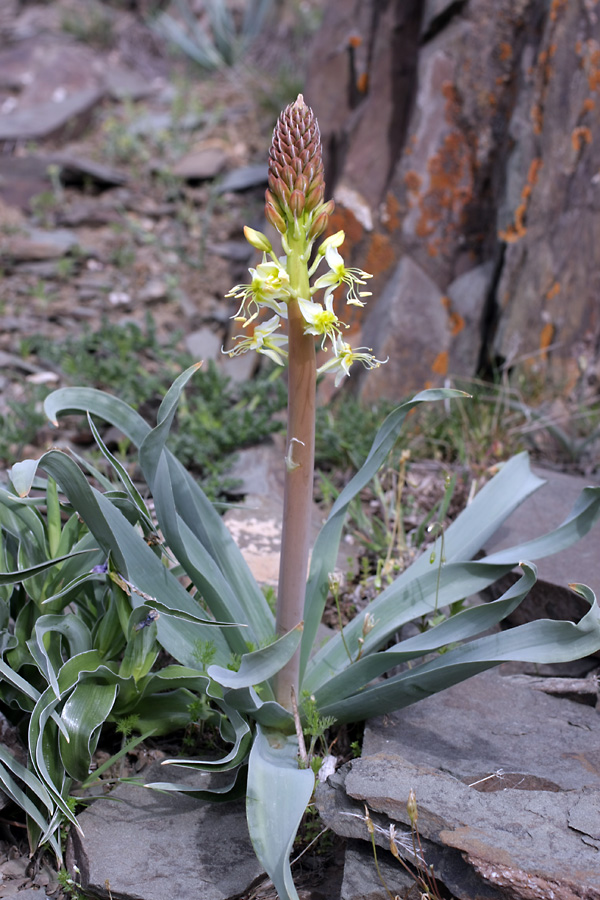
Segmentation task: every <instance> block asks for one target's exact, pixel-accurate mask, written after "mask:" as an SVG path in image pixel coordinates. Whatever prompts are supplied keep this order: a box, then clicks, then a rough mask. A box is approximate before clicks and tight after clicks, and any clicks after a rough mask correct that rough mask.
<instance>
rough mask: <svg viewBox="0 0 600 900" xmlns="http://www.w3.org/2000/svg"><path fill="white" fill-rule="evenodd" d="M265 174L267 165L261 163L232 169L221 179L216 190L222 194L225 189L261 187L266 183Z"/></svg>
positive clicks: (235, 189)
mask: <svg viewBox="0 0 600 900" xmlns="http://www.w3.org/2000/svg"><path fill="white" fill-rule="evenodd" d="M267 175H268V167H267V166H265V165H263V164H262V163H260V164H259V165H256V166H243V167H242V168H240V169H233V171H231V172H228V173H227V175H225V176H224V178H223V179H222V180H221V182H220V184H219V185H218V187H217V192H218V193H219V194H224V193H225V192H226V191H247V190H249V189H250V188H255V187H261V186H262V185H263V184H266V183H267Z"/></svg>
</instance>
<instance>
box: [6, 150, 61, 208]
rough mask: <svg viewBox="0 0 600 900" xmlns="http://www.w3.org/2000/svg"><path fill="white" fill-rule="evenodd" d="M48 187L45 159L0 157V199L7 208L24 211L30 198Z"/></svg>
mask: <svg viewBox="0 0 600 900" xmlns="http://www.w3.org/2000/svg"><path fill="white" fill-rule="evenodd" d="M50 186H51V185H50V178H49V176H48V162H47V160H46V158H44V159H42V158H41V157H39V156H23V157H20V156H8V155H7V156H4V155H0V197H1V198H2V200H3V201H4V203H6V204H7V206H8V207H19V208H20V209H23V210H25V209H27V208H28V207H29V201H30V200H31V198H32V197H35V196H36V195H37V194H41V193H43V192H44V191H48V190H50Z"/></svg>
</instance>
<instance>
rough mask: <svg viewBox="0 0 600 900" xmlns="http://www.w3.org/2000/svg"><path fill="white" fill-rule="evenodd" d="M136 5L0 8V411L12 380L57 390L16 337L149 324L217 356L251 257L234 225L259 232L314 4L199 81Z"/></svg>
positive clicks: (281, 19)
mask: <svg viewBox="0 0 600 900" xmlns="http://www.w3.org/2000/svg"><path fill="white" fill-rule="evenodd" d="M130 6H131V8H129V7H130ZM148 6H149V5H148V4H146V7H148ZM150 6H151V5H150ZM146 7H144V4H140V5H139V6H136V5H135V4H133V5H128V4H122V3H115V4H112V3H110V4H109V3H99V2H97V0H86V2H83V3H79V2H73V0H56V2H51V3H41V4H35V3H25V2H24V3H20V2H8V3H7V4H4V5H3V9H5V10H6V11H7V13H8V12H11V13H12V15H10V14H7V15H5V16H4V17H3V19H2V23H1V25H2V31H1V32H0V35H1V38H2V41H3V42H2V43H0V147H1V148H2V150H3V152H2V154H0V265H1V267H2V273H3V278H2V299H1V305H0V353H1V356H0V379H1V382H0V383H1V387H2V399H1V400H0V414H2V413H6V412H7V410H8V408H9V406H8V404H9V401H10V400H13V401H14V400H16V401H17V402H18V401H19V400H21V399H22V397H23V392H24V388H23V382H24V381H29V383H32V382H33V383H34V384H40V383H41V384H50V385H52V386H56V385H58V384H61V383H63V380H64V374H63V373H61V372H60V371H57V368H58V367H57V366H56V365H54V366H53V365H49V364H48V361H47V360H45V359H44V354H43V352H42V353H40V352H39V351H38V352H37V353H35V354H34V353H31V352H29V345H28V339H29V338H30V337H31V336H33V335H36V336H37V335H42V336H43V337H44V338H45V339H46V340H47V341H52V342H57V341H60V340H62V339H64V338H65V337H66V336H72V335H73V334H77V333H80V332H81V331H82V330H83V329H94V328H96V327H97V326H98V325H99V324H100V322H101V321H103V320H106V321H109V322H119V323H123V322H131V321H133V322H136V323H138V324H139V325H140V326H141V327H144V322H145V319H146V317H147V315H148V314H151V316H152V318H153V320H154V322H155V323H156V327H157V329H158V334H159V338H160V340H162V341H165V340H167V338H168V337H169V336H170V335H172V334H173V332H175V331H180V332H181V333H182V334H183V335H185V347H186V348H187V349H188V350H189V351H190V352H191V353H192V354H193V355H194V356H196V357H204V358H205V359H206V358H208V359H211V358H214V359H217V360H219V361H220V358H221V353H220V349H221V347H222V346H223V345H224V344H226V343H227V341H228V338H229V332H230V316H231V315H232V313H233V312H235V309H234V308H233V304H232V302H231V301H229V300H226V299H224V294H225V293H226V292H227V291H228V290H229V289H230V288H231V287H232V286H233V285H234V284H235V283H236V282H238V281H240V280H242V278H243V275H244V272H245V270H246V268H247V265H248V263H249V262H250V261H251V258H252V252H253V251H252V250H251V248H249V246H248V245H247V243H246V242H245V241H244V239H243V235H242V227H243V225H244V224H246V223H248V224H254V225H257V226H259V225H262V197H263V193H264V187H265V179H266V154H267V151H268V145H269V140H270V132H271V129H272V126H273V124H274V121H275V118H276V116H277V114H278V112H279V110H280V108H281V106H282V105H285V103H287V102H289V100H290V99H291V98H292V95H295V92H297V90H298V89H299V88H300V86H301V83H302V78H303V74H304V64H305V61H304V58H303V56H302V53H301V52H299V49H300V48H301V47H302V45H303V44H304V45H305V43H306V41H308V40H309V39H310V37H311V33H312V31H313V30H314V28H315V26H316V24H317V23H318V12H319V11H318V4H317V3H303V4H299V5H298V6H296V5H295V4H290V5H289V6H287V5H286V7H285V9H284V10H283V12H281V14H279V15H277V16H274V17H272V18H271V19H269V31H268V34H267V33H266V32H265V34H264V35H263V36H262V37H261V38H259V40H258V41H257V42H255V43H254V44H253V46H252V47H251V48H250V50H249V53H248V54H247V55H246V56H245V57H244V58H243V60H241V59H240V61H239V62H238V63H237V64H236V65H234V66H231V67H228V66H223V67H221V68H219V69H217V70H216V71H208V72H207V71H206V70H205V69H202V68H200V67H199V66H194V65H193V64H192V63H191V62H190V60H189V59H188V58H185V57H182V56H181V55H179V56H178V57H177V56H174V55H173V54H172V50H171V47H170V45H169V44H168V43H167V42H166V41H165V40H164V39H163V38H161V37H160V35H159V34H158V32H157V31H156V29H155V26H154V25H153V22H155V21H156V20H155V18H152V17H150V16H149V15H148V9H147V8H146ZM274 11H275V7H274V8H273V12H274ZM240 27H241V26H240ZM265 27H266V26H265ZM37 345H38V346H39V341H37ZM236 362H237V360H236V361H234V362H233V363H232V365H231V366H230V367H229V368H228V374H229V375H232V376H234V377H235V376H236V375H237V377H239V378H245V377H247V375H248V365H247V360H243V361H242V362H241V363H240V365H239V366H237V367H236Z"/></svg>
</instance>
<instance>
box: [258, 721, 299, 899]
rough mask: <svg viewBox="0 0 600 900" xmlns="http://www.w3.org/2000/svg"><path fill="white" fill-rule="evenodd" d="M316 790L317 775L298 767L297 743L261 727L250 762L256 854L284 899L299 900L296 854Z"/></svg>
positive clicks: (280, 896)
mask: <svg viewBox="0 0 600 900" xmlns="http://www.w3.org/2000/svg"><path fill="white" fill-rule="evenodd" d="M314 786H315V777H314V775H313V772H312V770H311V769H300V768H298V742H297V740H296V738H295V737H290V736H288V735H284V734H281V733H279V732H276V731H271V730H267V729H263V728H262V727H261V726H260V725H257V728H256V737H255V739H254V744H253V746H252V750H251V752H250V760H249V763H248V787H247V790H246V816H247V819H248V831H249V832H250V839H251V841H252V844H253V846H254V851H255V853H256V855H257V857H258V859H259V861H260V862H261V863H262V865H263V866H264V867H265V871H266V873H267V875H268V876H269V878H270V879H271V881H272V882H273V884H274V885H275V889H276V891H277V893H278V895H279V900H298V894H297V892H296V888H295V887H294V881H293V878H292V873H291V870H290V853H291V850H292V846H293V844H294V838H295V837H296V832H297V831H298V827H299V825H300V822H301V821H302V816H303V815H304V812H305V810H306V807H307V806H308V804H309V802H310V798H311V797H312V792H313V790H314Z"/></svg>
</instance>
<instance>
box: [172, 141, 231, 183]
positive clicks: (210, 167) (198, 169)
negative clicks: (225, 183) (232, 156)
mask: <svg viewBox="0 0 600 900" xmlns="http://www.w3.org/2000/svg"><path fill="white" fill-rule="evenodd" d="M226 163H227V158H226V156H225V154H224V152H223V149H221V148H218V147H205V148H202V149H200V150H194V151H192V152H191V153H187V154H186V155H185V156H183V157H182V158H181V159H180V160H179V161H178V162H176V163H175V165H174V166H173V167H172V169H171V171H172V172H173V175H177V176H178V177H179V178H184V179H186V180H187V181H207V180H209V179H211V178H216V176H217V175H219V173H220V172H222V171H223V169H224V168H225V165H226Z"/></svg>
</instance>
